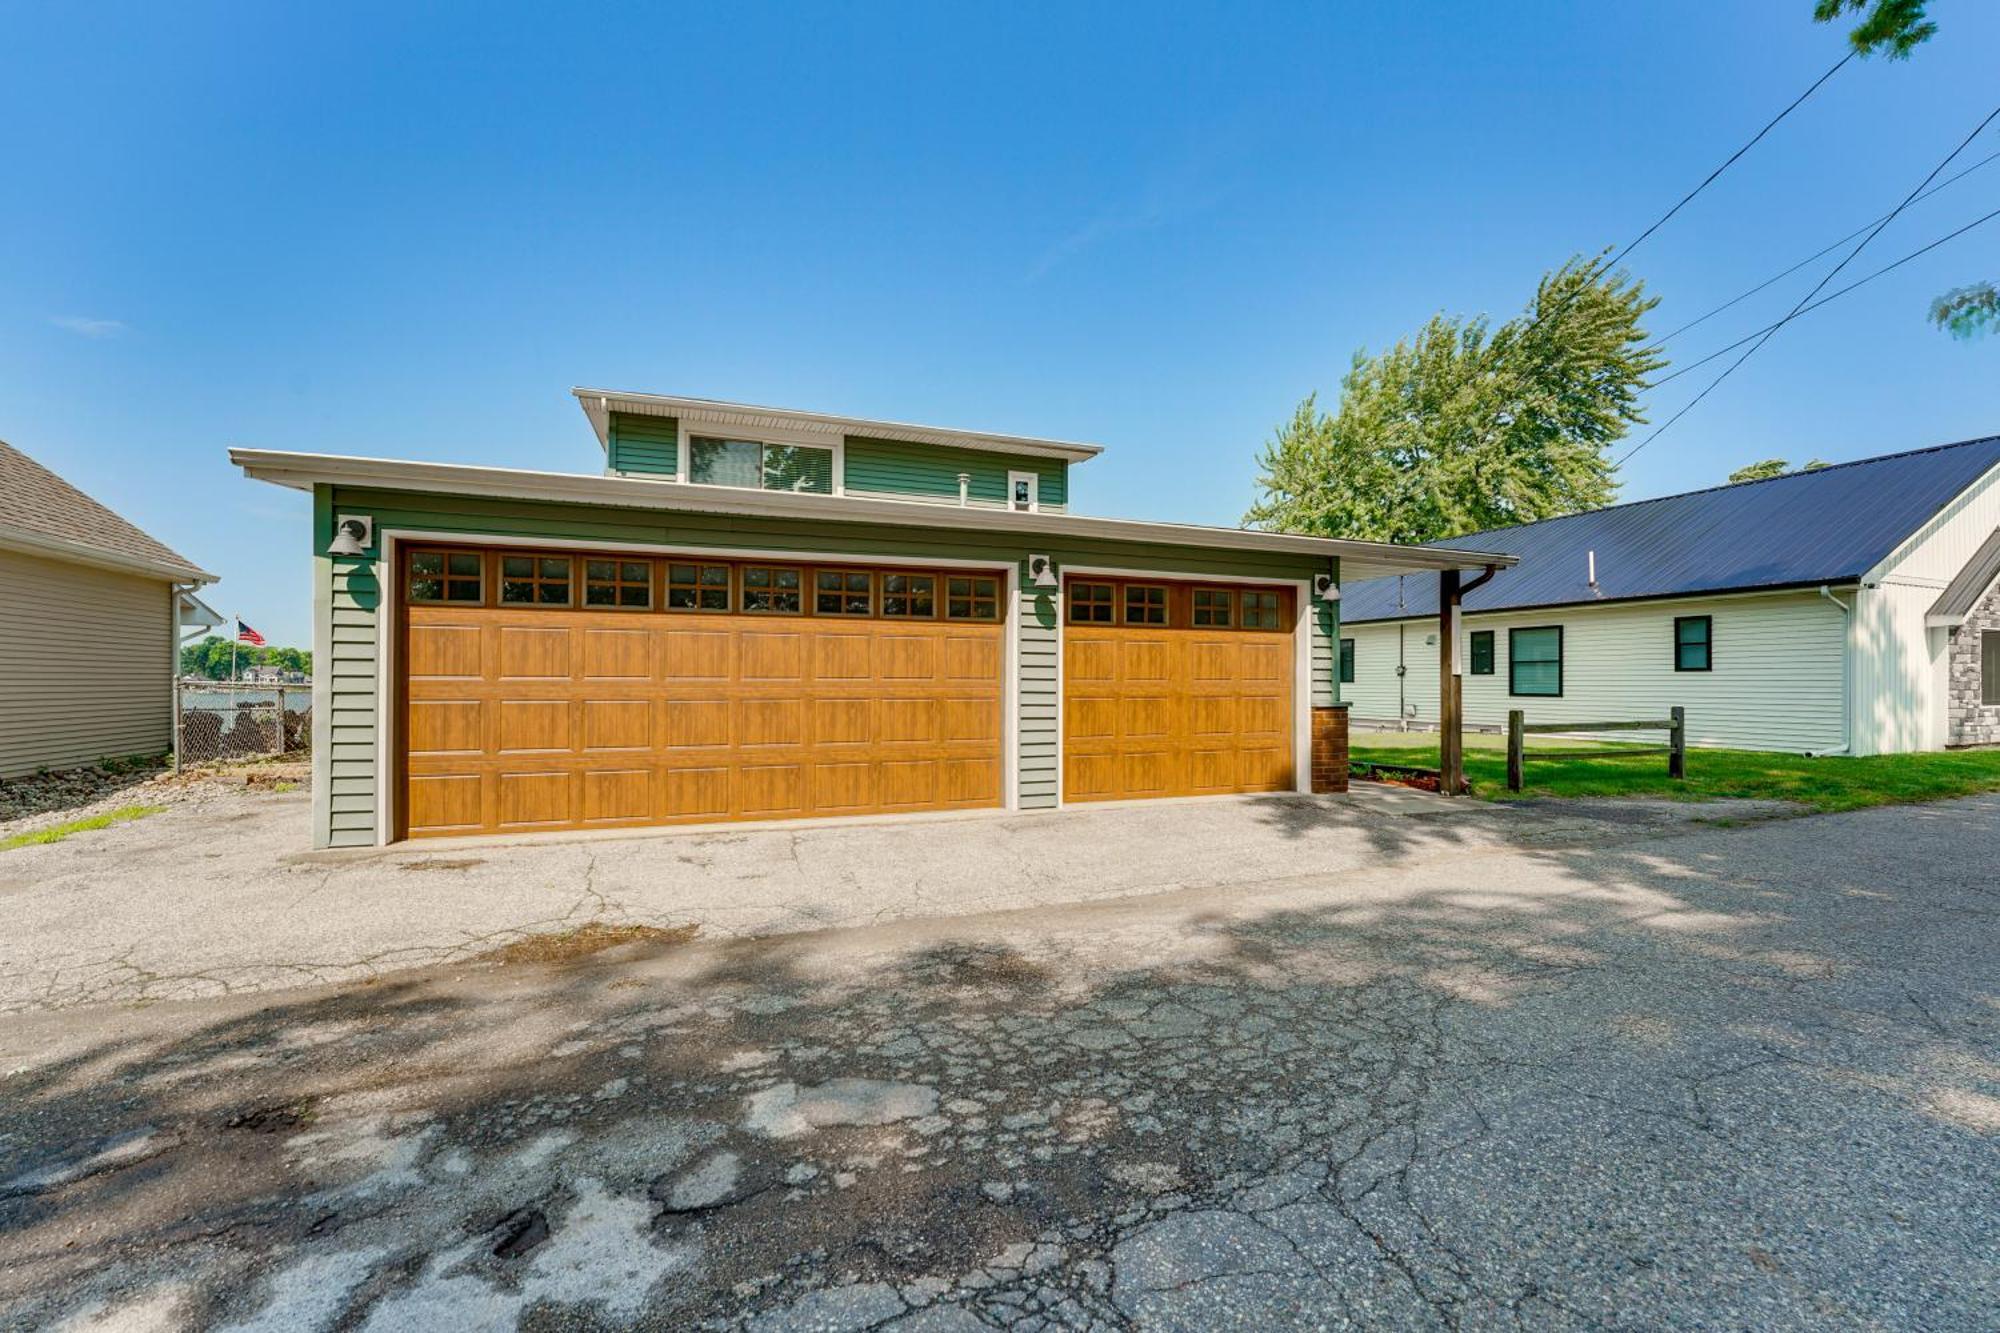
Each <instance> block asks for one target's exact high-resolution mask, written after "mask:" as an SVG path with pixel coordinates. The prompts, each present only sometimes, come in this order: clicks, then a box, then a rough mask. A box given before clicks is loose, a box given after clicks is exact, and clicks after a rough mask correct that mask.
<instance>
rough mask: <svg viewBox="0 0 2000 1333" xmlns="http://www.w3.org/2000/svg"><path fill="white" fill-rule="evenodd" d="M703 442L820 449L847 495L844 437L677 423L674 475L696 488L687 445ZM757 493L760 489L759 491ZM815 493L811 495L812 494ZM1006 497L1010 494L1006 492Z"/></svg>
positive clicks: (836, 485)
mask: <svg viewBox="0 0 2000 1333" xmlns="http://www.w3.org/2000/svg"><path fill="white" fill-rule="evenodd" d="M697 435H699V436H701V437H702V438H703V439H704V440H731V441H736V442H739V443H742V444H775V445H779V446H787V445H790V446H796V447H798V448H801V449H824V450H826V451H827V452H828V453H830V454H832V455H833V494H835V495H845V494H847V437H846V436H845V435H822V434H819V433H817V432H815V431H809V430H781V429H778V428H775V427H772V428H766V427H761V426H760V427H758V428H756V429H754V430H746V429H744V428H743V427H742V426H738V425H735V424H734V423H732V422H727V421H703V420H700V419H698V418H691V417H682V418H681V419H680V457H679V458H677V459H675V460H674V469H675V475H676V476H677V478H678V479H679V480H680V481H682V482H685V483H687V484H689V485H696V484H698V483H696V482H695V479H694V466H693V465H694V459H693V451H692V449H691V447H690V441H692V440H693V439H694V437H695V436H697ZM718 489H721V490H732V491H736V490H746V491H747V490H750V489H752V488H751V487H748V486H726V487H719V488H718ZM757 489H762V488H761V487H759V488H757ZM816 493H817V492H815V494H816ZM1009 494H1012V491H1011V489H1010V491H1009Z"/></svg>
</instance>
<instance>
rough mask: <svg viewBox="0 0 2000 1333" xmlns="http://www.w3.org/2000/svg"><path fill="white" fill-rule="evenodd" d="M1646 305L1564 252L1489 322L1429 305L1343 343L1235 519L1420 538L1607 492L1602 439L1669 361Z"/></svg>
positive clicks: (1625, 279) (1545, 512) (1592, 500)
mask: <svg viewBox="0 0 2000 1333" xmlns="http://www.w3.org/2000/svg"><path fill="white" fill-rule="evenodd" d="M1656 304H1658V301H1657V298H1654V297H1649V296H1647V295H1646V293H1645V288H1644V284H1643V283H1641V282H1639V281H1637V280H1635V279H1633V278H1632V277H1630V276H1629V275H1628V274H1626V273H1625V272H1624V271H1622V270H1620V271H1617V272H1613V271H1611V270H1610V269H1609V267H1608V264H1607V262H1606V260H1605V258H1604V257H1603V256H1602V255H1600V256H1598V257H1597V258H1595V259H1586V258H1584V257H1582V256H1577V257H1576V258H1573V259H1571V260H1570V261H1569V262H1568V263H1566V264H1564V265H1563V266H1562V267H1561V268H1558V269H1555V270H1554V271H1552V272H1550V273H1547V274H1544V275H1543V277H1542V280H1541V282H1540V283H1539V284H1538V285H1537V287H1536V289H1535V296H1534V299H1533V301H1531V302H1530V303H1529V305H1528V308H1527V310H1526V311H1524V312H1523V313H1522V314H1521V315H1519V316H1517V317H1515V318H1514V319H1511V320H1508V321H1507V322H1506V323H1504V324H1501V325H1500V326H1499V327H1497V328H1495V327H1492V326H1491V325H1490V324H1489V322H1488V320H1487V318H1486V317H1485V316H1483V315H1482V316H1479V317H1477V318H1473V319H1465V318H1458V317H1450V316H1445V315H1437V316H1434V317H1433V318H1432V319H1431V320H1430V322H1429V323H1427V324H1426V325H1424V327H1423V328H1422V329H1420V330H1418V332H1417V333H1416V335H1415V336H1414V337H1411V338H1406V339H1403V340H1401V341H1399V342H1397V343H1396V345H1395V346H1393V347H1391V348H1389V349H1388V350H1387V351H1385V352H1383V353H1381V354H1379V355H1373V356H1371V355H1369V354H1368V353H1367V352H1366V351H1365V350H1364V351H1361V352H1357V353H1355V356H1354V362H1353V364H1352V365H1351V366H1350V367H1349V369H1348V371H1347V374H1346V376H1345V378H1344V379H1343V380H1342V381H1341V392H1340V406H1339V408H1338V410H1337V411H1336V412H1335V413H1333V414H1332V415H1330V416H1329V415H1328V414H1327V413H1325V412H1323V411H1321V410H1320V407H1319V399H1318V395H1317V394H1314V395H1309V396H1308V397H1307V398H1306V399H1305V401H1304V402H1302V403H1300V404H1299V405H1298V408H1297V409H1296V410H1295V411H1294V412H1293V413H1292V416H1291V419H1290V420H1289V421H1287V422H1285V423H1284V424H1283V425H1282V426H1280V427H1279V428H1278V430H1277V432H1276V434H1275V435H1274V436H1273V438H1272V440H1271V442H1270V444H1269V445H1268V446H1267V447H1266V448H1265V450H1264V452H1263V454H1262V455H1261V456H1260V457H1259V459H1258V464H1259V468H1260V475H1259V477H1258V486H1259V489H1260V491H1261V494H1260V496H1259V498H1258V500H1257V502H1256V503H1255V504H1254V505H1253V506H1252V507H1251V509H1250V511H1249V513H1248V514H1247V515H1246V516H1245V521H1246V522H1248V523H1250V524H1251V525H1253V526H1256V527H1262V528H1272V529H1279V530H1283V531H1287V532H1305V533H1314V534H1318V535H1321V536H1338V537H1359V538H1369V539H1374V540H1378V541H1399V542H1425V541H1435V540H1437V539H1439V538H1441V537H1451V536H1456V535H1458V534H1460V533H1465V532H1476V531H1479V530H1482V529H1485V528H1494V527H1505V526H1507V525H1510V524H1514V523H1530V522H1533V521H1535V520H1537V519H1543V518H1553V517H1555V516H1557V515H1559V514H1569V513H1574V512H1576V511H1578V510H1581V509H1592V508H1596V507H1598V506H1600V505H1603V504H1606V503H1609V502H1610V500H1611V499H1612V497H1613V496H1614V495H1615V494H1616V491H1617V483H1616V481H1615V480H1614V478H1613V473H1612V464H1611V461H1610V459H1609V458H1608V457H1607V456H1606V451H1607V449H1608V448H1609V446H1611V445H1613V444H1615V443H1616V442H1617V441H1618V440H1619V439H1621V438H1622V437H1623V436H1624V435H1625V433H1626V432H1627V431H1628V430H1629V429H1630V428H1631V427H1632V426H1634V425H1636V424H1638V423H1639V422H1642V421H1644V420H1645V416H1644V414H1643V413H1642V412H1641V411H1640V410H1639V404H1638V396H1639V393H1640V391H1641V390H1642V389H1644V388H1645V386H1646V381H1647V377H1648V376H1650V375H1651V374H1652V373H1653V372H1654V371H1656V370H1658V369H1659V368H1660V367H1661V366H1663V365H1665V364H1666V358H1665V357H1664V356H1662V355H1661V354H1660V353H1659V352H1658V351H1656V350H1654V349H1652V348H1650V347H1648V346H1647V345H1646V333H1645V330H1644V329H1643V328H1642V327H1641V323H1640V321H1641V320H1642V319H1643V317H1644V316H1645V315H1646V313H1647V312H1648V311H1650V310H1651V309H1652V308H1653V307H1654V306H1655V305H1656Z"/></svg>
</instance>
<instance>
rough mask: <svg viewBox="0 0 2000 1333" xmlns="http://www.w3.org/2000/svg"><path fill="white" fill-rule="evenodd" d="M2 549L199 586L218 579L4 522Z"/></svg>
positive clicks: (0, 537)
mask: <svg viewBox="0 0 2000 1333" xmlns="http://www.w3.org/2000/svg"><path fill="white" fill-rule="evenodd" d="M0 550H6V551H19V552H21V553H22V554H24V555H35V556H41V557H43V558H45V559H49V560H66V561H68V562H69V563H70V564H73V565H89V566H91V567H93V568H96V569H109V570H113V571H115V572H117V573H120V574H143V575H146V576H148V577H151V578H159V579H166V580H168V581H170V582H173V583H189V584H195V585H197V586H198V585H200V584H204V583H214V582H215V581H216V576H215V575H213V574H210V573H209V572H208V571H206V570H203V569H198V568H196V567H195V566H194V565H179V564H173V563H171V562H169V561H166V560H149V559H147V558H146V557H145V556H138V555H127V554H126V553H125V552H123V551H110V550H106V549H105V548H104V547H101V546H92V545H89V544H88V543H85V542H74V541H67V540H65V539H63V538H61V537H51V536H49V535H48V534H47V533H45V532H36V531H33V530H32V529H29V528H17V527H11V526H8V525H7V524H0Z"/></svg>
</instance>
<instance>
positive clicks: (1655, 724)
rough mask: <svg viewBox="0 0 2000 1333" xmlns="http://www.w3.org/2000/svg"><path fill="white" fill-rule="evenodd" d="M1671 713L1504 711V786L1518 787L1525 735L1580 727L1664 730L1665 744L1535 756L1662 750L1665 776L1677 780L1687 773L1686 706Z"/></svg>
mask: <svg viewBox="0 0 2000 1333" xmlns="http://www.w3.org/2000/svg"><path fill="white" fill-rule="evenodd" d="M1669 713H1670V716H1668V717H1667V718H1666V719H1665V720H1664V721H1663V720H1660V719H1645V720H1641V721H1637V722H1535V723H1530V722H1529V721H1528V718H1527V714H1525V713H1524V712H1522V711H1521V710H1520V709H1518V708H1512V709H1509V710H1508V711H1507V790H1508V791H1519V790H1521V787H1522V783H1523V777H1522V769H1523V768H1524V767H1526V764H1527V752H1528V747H1527V738H1528V737H1530V736H1554V735H1568V734H1570V733H1573V732H1579V731H1664V732H1666V733H1667V743H1666V744H1665V745H1620V746H1618V747H1616V748H1614V749H1602V748H1600V749H1595V750H1537V751H1535V757H1536V758H1537V759H1605V758H1613V757H1616V756H1619V755H1628V754H1663V755H1665V756H1666V757H1667V776H1668V777H1670V778H1674V779H1676V780H1679V779H1684V778H1686V777H1687V710H1686V709H1685V708H1682V707H1680V706H1679V705H1675V706H1674V707H1673V708H1672V709H1670V710H1669Z"/></svg>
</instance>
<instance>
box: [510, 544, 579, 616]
mask: <svg viewBox="0 0 2000 1333" xmlns="http://www.w3.org/2000/svg"><path fill="white" fill-rule="evenodd" d="M569 581H570V561H569V557H568V556H566V555H502V556H501V557H500V601H501V603H502V604H504V605H507V606H568V605H569V602H570V587H569Z"/></svg>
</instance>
